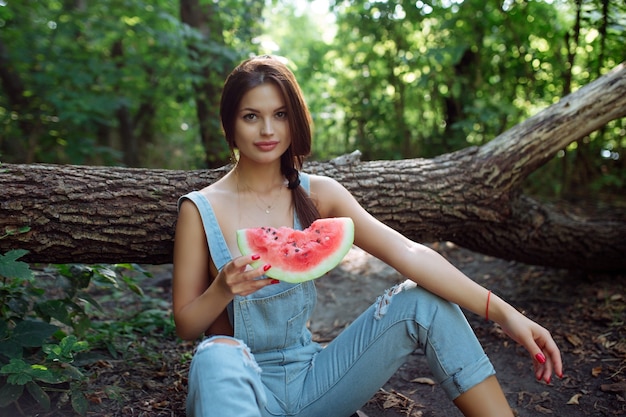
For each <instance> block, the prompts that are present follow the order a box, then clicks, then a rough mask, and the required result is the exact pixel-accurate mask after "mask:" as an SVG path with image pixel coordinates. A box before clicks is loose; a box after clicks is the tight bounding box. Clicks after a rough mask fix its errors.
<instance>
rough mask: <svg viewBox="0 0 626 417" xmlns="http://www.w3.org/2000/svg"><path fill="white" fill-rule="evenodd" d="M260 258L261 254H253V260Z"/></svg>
mask: <svg viewBox="0 0 626 417" xmlns="http://www.w3.org/2000/svg"><path fill="white" fill-rule="evenodd" d="M259 259H261V255H256V254H255V255H252V260H253V261H258V260H259Z"/></svg>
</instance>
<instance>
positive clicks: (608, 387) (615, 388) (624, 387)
mask: <svg viewBox="0 0 626 417" xmlns="http://www.w3.org/2000/svg"><path fill="white" fill-rule="evenodd" d="M600 390H601V391H603V392H614V393H616V394H620V393H622V392H626V382H618V383H615V384H602V385H600Z"/></svg>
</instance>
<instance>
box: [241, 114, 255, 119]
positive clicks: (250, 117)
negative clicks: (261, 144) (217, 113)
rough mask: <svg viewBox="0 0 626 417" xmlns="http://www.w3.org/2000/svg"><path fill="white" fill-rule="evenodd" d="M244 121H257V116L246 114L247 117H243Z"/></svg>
mask: <svg viewBox="0 0 626 417" xmlns="http://www.w3.org/2000/svg"><path fill="white" fill-rule="evenodd" d="M243 119H244V120H254V119H256V114H254V113H249V114H246V115H244V116H243Z"/></svg>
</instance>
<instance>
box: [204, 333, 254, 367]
mask: <svg viewBox="0 0 626 417" xmlns="http://www.w3.org/2000/svg"><path fill="white" fill-rule="evenodd" d="M220 344H221V345H229V346H233V347H235V348H237V349H239V350H241V352H242V353H243V355H244V356H245V360H246V362H249V363H250V362H253V359H252V354H251V353H250V349H249V348H248V346H246V345H245V344H243V343H242V342H240V341H238V340H234V339H230V338H227V337H214V338H211V339H208V340H206V341H204V342H203V343H202V345H201V347H199V350H200V349H206V348H209V347H211V346H215V345H220Z"/></svg>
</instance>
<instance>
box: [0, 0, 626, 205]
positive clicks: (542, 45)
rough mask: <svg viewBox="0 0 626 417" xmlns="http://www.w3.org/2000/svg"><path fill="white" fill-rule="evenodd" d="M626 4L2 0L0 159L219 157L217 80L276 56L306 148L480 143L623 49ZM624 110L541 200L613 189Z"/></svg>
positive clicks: (557, 167) (366, 151)
mask: <svg viewBox="0 0 626 417" xmlns="http://www.w3.org/2000/svg"><path fill="white" fill-rule="evenodd" d="M625 28H626V4H625V3H624V2H623V1H617V0H613V1H609V0H567V1H563V0H554V1H519V0H505V1H491V0H490V1H477V0H467V1H461V0H444V1H433V2H423V1H416V2H415V1H399V2H388V1H332V0H330V1H323V0H316V1H313V2H310V1H308V2H307V1H304V0H302V1H276V0H274V1H251V0H248V1H228V0H226V1H219V2H217V1H203V0H180V1H179V2H170V1H161V0H158V1H149V2H148V1H138V0H103V1H99V2H87V1H85V0H72V1H61V0H51V1H46V2H40V1H34V0H24V1H20V2H14V1H0V77H1V80H2V90H0V91H1V93H0V158H1V160H2V161H4V162H11V163H37V162H48V163H64V164H67V163H69V164H84V165H124V166H128V167H148V168H171V169H194V168H205V167H209V168H213V167H218V166H221V165H223V164H225V163H227V162H228V158H229V153H228V150H227V148H226V145H225V141H224V140H223V138H222V134H221V128H220V125H219V117H218V102H219V93H220V90H221V86H222V83H223V80H224V78H225V77H226V75H227V74H228V73H229V72H230V70H231V69H232V68H233V67H234V66H235V65H236V64H237V63H238V62H240V61H241V60H242V59H244V58H246V57H249V56H251V55H256V54H267V53H269V54H276V55H280V56H283V57H285V59H287V60H288V64H289V65H290V67H291V68H292V69H293V71H294V72H295V74H296V76H297V78H298V80H299V81H300V83H301V86H302V88H303V91H304V94H305V97H306V98H307V101H308V104H309V106H310V108H311V112H312V115H313V119H314V123H315V139H314V148H313V154H312V156H311V159H314V160H315V159H316V160H326V159H330V158H332V157H335V156H338V155H341V154H344V153H349V152H352V151H354V150H355V149H358V150H360V151H361V152H362V154H363V157H362V159H363V160H375V159H401V158H415V157H432V156H435V155H439V154H442V153H446V152H451V151H455V150H458V149H461V148H464V147H467V146H472V145H482V144H484V143H486V142H487V141H489V140H491V139H492V138H494V137H496V136H497V135H498V134H500V133H501V132H503V131H505V130H507V129H508V128H510V127H512V126H513V125H515V124H517V123H519V122H521V121H523V120H525V119H527V118H528V117H530V116H531V115H533V114H535V113H537V112H538V111H540V110H542V109H544V108H546V107H548V106H550V105H551V104H553V103H555V102H557V101H558V100H559V99H560V98H561V97H564V96H565V95H567V94H569V93H570V92H572V91H575V90H576V89H578V88H579V87H580V86H582V85H585V84H587V83H589V82H591V81H593V80H594V79H596V78H597V77H599V76H600V75H601V74H603V73H605V72H607V71H608V70H610V69H611V68H613V67H615V65H616V64H618V63H620V62H622V61H624V60H625V59H626V48H625V47H624V45H625V44H626V30H625ZM625 129H626V128H625V126H624V120H623V119H619V120H616V121H614V122H611V123H610V124H609V125H607V126H606V127H605V128H604V129H602V130H601V131H598V132H595V133H593V134H592V135H590V136H587V137H585V138H583V139H581V140H580V141H578V142H576V143H573V144H572V145H571V146H569V147H568V148H567V149H563V151H562V152H561V153H559V155H558V157H557V158H555V160H554V161H552V163H550V164H548V165H547V166H545V167H543V168H541V169H540V170H539V171H538V172H536V173H535V175H533V176H532V177H531V178H530V181H529V184H528V185H529V187H530V188H531V189H534V190H536V191H537V192H541V193H543V194H545V195H549V196H559V197H572V198H576V199H578V198H586V199H589V198H592V199H595V198H597V197H598V196H600V195H602V196H604V197H608V198H610V197H611V195H613V196H615V195H616V194H619V191H620V190H623V189H624V185H625V182H626V162H625V158H624V149H625V148H626V135H625Z"/></svg>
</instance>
